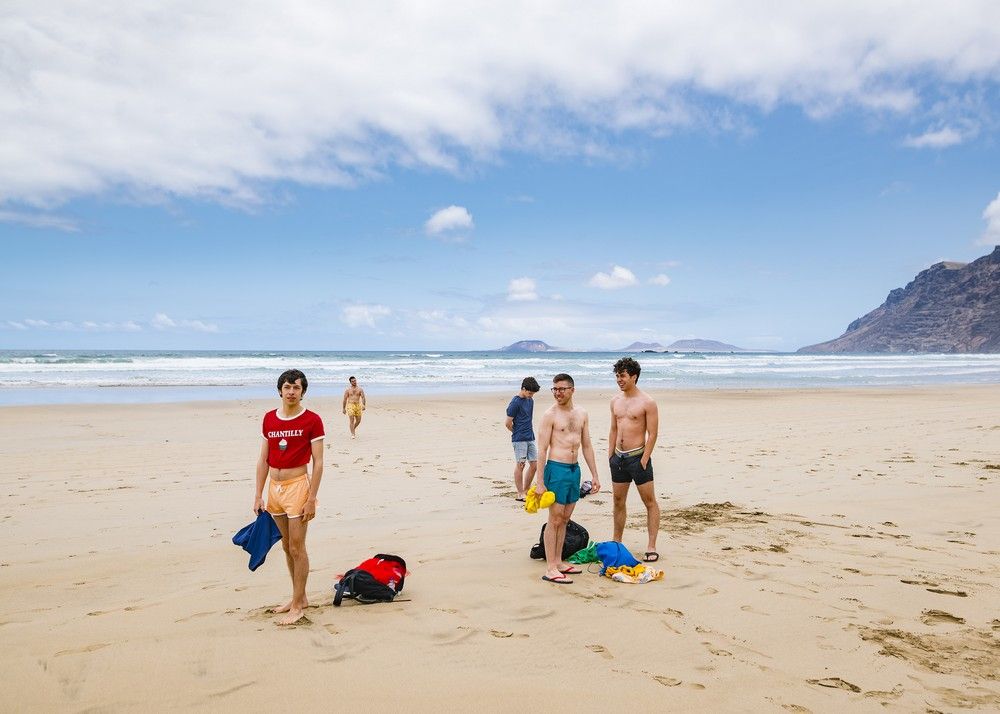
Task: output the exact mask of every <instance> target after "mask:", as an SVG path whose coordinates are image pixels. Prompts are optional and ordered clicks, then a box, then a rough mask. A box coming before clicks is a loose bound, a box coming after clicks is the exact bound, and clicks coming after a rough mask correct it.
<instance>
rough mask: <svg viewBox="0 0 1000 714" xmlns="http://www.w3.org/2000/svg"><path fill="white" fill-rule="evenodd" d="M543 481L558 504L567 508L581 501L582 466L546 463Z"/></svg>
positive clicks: (558, 462)
mask: <svg viewBox="0 0 1000 714" xmlns="http://www.w3.org/2000/svg"><path fill="white" fill-rule="evenodd" d="M542 479H543V480H544V481H545V488H547V489H548V490H550V491H552V493H554V494H555V495H556V503H561V504H563V505H564V506H567V505H569V504H571V503H576V502H577V501H579V500H580V464H564V463H562V462H561V461H546V462H545V473H544V474H543V476H542Z"/></svg>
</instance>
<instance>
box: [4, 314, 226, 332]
mask: <svg viewBox="0 0 1000 714" xmlns="http://www.w3.org/2000/svg"><path fill="white" fill-rule="evenodd" d="M163 317H166V316H165V315H164V316H163ZM167 319H168V320H169V318H167ZM6 324H7V326H8V327H11V328H13V329H15V330H55V331H57V332H140V331H141V330H142V326H141V325H139V324H137V323H135V322H133V321H132V320H127V321H125V322H107V321H105V322H99V321H97V320H83V321H81V322H72V321H71V320H58V321H56V322H49V321H48V320H36V319H34V318H27V319H25V320H7V323H6ZM212 331H214V330H212Z"/></svg>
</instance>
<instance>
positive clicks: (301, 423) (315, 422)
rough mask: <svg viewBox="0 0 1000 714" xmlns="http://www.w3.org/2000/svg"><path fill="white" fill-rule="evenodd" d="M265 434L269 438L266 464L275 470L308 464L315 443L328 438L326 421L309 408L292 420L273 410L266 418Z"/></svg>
mask: <svg viewBox="0 0 1000 714" xmlns="http://www.w3.org/2000/svg"><path fill="white" fill-rule="evenodd" d="M262 431H263V435H264V438H265V439H267V465H268V466H271V467H273V468H276V469H293V468H295V467H296V466H305V465H306V464H308V463H309V459H311V458H312V443H313V442H314V441H316V440H317V439H322V438H323V437H324V436H325V433H324V432H323V420H322V419H320V418H319V414H317V413H316V412H311V411H309V410H308V409H305V410H303V411H302V412H301V413H300V414H298V415H297V416H294V417H292V418H291V419H288V418H285V417H282V416H281V415H279V414H278V410H277V409H275V410H274V411H270V412H268V413H267V414H265V415H264V423H263V426H262Z"/></svg>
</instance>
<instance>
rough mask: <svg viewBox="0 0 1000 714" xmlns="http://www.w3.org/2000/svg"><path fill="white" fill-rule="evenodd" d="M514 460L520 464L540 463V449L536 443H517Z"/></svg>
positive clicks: (515, 443)
mask: <svg viewBox="0 0 1000 714" xmlns="http://www.w3.org/2000/svg"><path fill="white" fill-rule="evenodd" d="M512 443H513V444H514V460H515V461H517V463H519V464H523V463H524V462H525V461H538V447H537V446H536V445H535V442H534V441H515V442H512Z"/></svg>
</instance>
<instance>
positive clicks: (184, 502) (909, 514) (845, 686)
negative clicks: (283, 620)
mask: <svg viewBox="0 0 1000 714" xmlns="http://www.w3.org/2000/svg"><path fill="white" fill-rule="evenodd" d="M641 386H642V385H641V384H640V387H641ZM612 395H613V391H611V390H606V391H591V392H581V393H579V394H578V395H577V402H578V403H579V404H582V405H583V406H584V407H586V408H587V409H588V411H589V412H590V415H591V425H592V435H593V438H594V444H595V449H596V451H597V455H598V466H599V468H600V476H601V479H602V481H604V482H605V483H606V484H608V485H610V477H609V475H608V470H607V460H606V456H605V455H606V450H607V433H608V425H609V413H608V400H609V399H610V397H611V396H612ZM654 396H655V397H656V399H657V401H658V403H659V405H660V414H661V430H660V439H659V443H658V445H657V448H656V451H655V454H654V457H653V461H654V464H655V470H656V486H657V493H658V495H659V497H660V503H661V507H662V508H663V516H662V533H661V536H660V543H659V551H660V553H661V554H662V560H661V562H660V565H661V566H662V567H663V569H664V570H665V573H666V577H665V579H664V580H663V581H661V582H656V583H650V584H646V585H626V584H621V583H615V582H612V581H610V580H608V579H606V578H602V577H599V576H598V575H597V573H596V571H597V567H596V566H591V568H590V570H591V572H588V573H585V574H583V575H580V576H576V579H575V582H574V583H573V584H572V585H563V586H554V585H551V584H548V583H545V582H542V581H541V580H540V576H541V574H542V572H543V567H542V565H541V564H540V563H538V562H536V561H532V560H530V559H529V558H528V550H529V549H530V546H531V545H532V544H533V543H534V542H535V540H536V539H537V536H538V531H539V529H540V527H541V525H542V523H543V522H544V514H542V513H540V514H535V515H529V514H527V513H525V512H524V511H523V510H522V508H521V506H520V504H518V503H515V501H514V499H513V487H512V481H511V469H512V458H511V450H510V443H509V435H508V434H507V432H506V430H505V429H504V427H503V416H504V407H505V406H506V402H507V400H508V399H509V397H510V395H509V394H492V395H485V394H477V395H470V396H435V397H430V398H428V397H392V398H386V397H382V396H380V395H378V394H370V395H369V397H370V406H371V408H370V410H369V411H368V412H367V413H366V416H365V419H364V422H363V424H362V426H361V428H360V432H359V437H358V439H357V440H355V441H351V440H349V439H348V438H347V424H346V419H345V418H344V417H343V416H342V415H341V411H340V398H339V394H338V395H332V396H331V395H329V394H326V395H324V394H322V393H316V394H313V393H310V394H309V395H308V396H307V400H306V404H307V406H309V408H311V409H313V410H315V411H317V412H319V413H320V414H321V415H322V416H323V417H324V420H325V422H326V429H327V434H328V437H327V439H326V451H325V455H326V456H325V461H326V476H325V478H324V480H323V484H322V488H321V490H320V494H319V510H318V515H317V518H316V520H315V521H314V522H313V523H312V524H311V525H310V531H309V539H308V546H309V553H310V557H311V566H312V571H311V576H310V580H309V588H308V592H309V597H310V600H311V603H312V605H313V606H312V607H310V608H309V610H308V611H307V619H308V622H305V623H303V624H300V625H297V626H294V627H291V628H278V627H276V626H274V625H273V624H272V620H273V615H270V614H268V613H267V612H266V611H265V610H266V609H267V608H268V607H270V606H273V605H275V604H277V603H279V602H281V601H283V599H286V598H287V595H288V591H289V583H288V575H287V572H286V570H285V564H284V559H283V556H282V553H281V550H280V546H276V547H275V548H274V549H273V550H272V551H271V553H270V555H269V557H268V560H267V562H266V563H265V564H264V565H263V566H262V567H261V568H260V569H259V570H257V571H256V572H253V573H251V572H250V571H249V570H248V569H247V557H246V555H245V554H244V553H243V552H242V551H241V550H239V549H238V548H236V547H235V546H233V544H232V543H231V542H230V539H231V537H232V535H233V533H234V532H235V531H236V530H238V529H239V528H240V527H242V526H243V525H245V524H246V523H248V522H249V521H250V520H251V513H250V508H251V504H252V496H253V493H252V488H253V467H254V461H255V458H256V455H257V450H258V447H259V439H260V437H259V424H260V418H261V415H262V414H263V412H264V411H265V410H267V409H270V408H274V407H275V406H277V398H275V399H274V400H265V401H241V402H201V403H189V404H156V405H138V406H136V405H123V406H115V405H112V406H107V405H102V406H44V407H7V408H3V409H0V422H2V425H3V428H2V429H0V450H2V453H3V454H4V459H5V461H6V463H7V468H6V469H5V471H4V473H3V475H2V476H0V479H2V489H0V494H2V496H0V498H2V503H3V509H2V516H0V517H2V522H3V524H4V529H3V530H4V546H3V553H2V556H0V593H2V594H0V598H2V600H0V636H2V639H3V642H4V647H3V650H2V654H0V666H2V669H3V671H4V676H3V677H2V678H0V701H2V702H3V704H2V706H0V708H2V709H3V710H4V711H74V712H75V711H165V710H180V709H184V710H213V711H237V710H241V711H247V710H257V711H260V710H263V711H273V710H276V709H278V708H294V707H307V708H318V707H320V706H323V707H325V708H330V706H331V705H335V706H336V707H337V708H338V709H339V708H342V707H358V708H359V709H357V710H358V711H368V710H374V709H379V710H383V711H404V710H405V711H432V710H433V711H467V710H470V709H473V708H474V709H476V710H478V711H529V710H530V711H555V712H564V711H567V712H568V711H577V712H578V711H595V712H596V711H607V710H608V709H609V708H611V707H627V708H629V709H635V708H639V707H641V708H644V709H647V710H650V709H651V710H653V711H737V712H740V711H793V712H807V711H811V712H839V711H848V710H849V711H862V712H863V711H873V712H874V711H886V710H889V711H900V712H913V711H921V712H922V711H942V712H946V711H957V710H959V709H982V710H996V709H998V708H1000V619H997V618H1000V518H998V516H997V504H998V503H1000V487H998V486H1000V386H995V385H994V386H980V387H939V388H918V387H914V388H906V389H898V390H884V389H858V390H810V391H802V390H783V391H763V390H760V391H690V392H676V391H671V392H658V393H655V394H654ZM550 402H551V398H550V397H549V396H548V394H546V393H544V392H543V393H541V394H540V395H539V397H538V403H537V406H536V411H535V422H536V425H537V422H538V418H539V415H540V413H541V410H542V409H544V408H545V407H547V406H548V405H549V403H550ZM584 473H585V474H586V469H584ZM629 513H630V518H629V526H628V528H627V529H626V534H625V542H626V543H625V544H626V545H627V546H628V547H629V548H630V549H631V550H632V551H633V552H636V553H640V552H641V551H642V550H643V547H644V546H645V529H644V518H645V511H644V509H643V508H642V505H641V502H640V501H639V499H638V496H637V495H636V494H635V492H634V490H633V492H632V495H631V498H630V502H629ZM574 520H575V521H577V522H579V523H581V524H582V525H583V526H585V527H586V528H587V529H588V530H589V531H590V534H591V537H592V538H593V539H595V540H607V539H609V538H610V536H611V498H610V494H607V493H602V494H599V495H597V496H594V497H591V498H587V499H585V500H583V501H582V502H581V503H580V505H579V506H578V508H577V511H576V514H575V516H574ZM376 552H389V553H398V554H400V555H402V556H403V557H404V558H406V560H407V562H408V564H409V568H410V575H409V577H408V579H407V581H406V588H405V590H404V592H403V593H402V594H401V595H400V597H399V598H397V600H396V601H395V602H393V603H391V604H383V605H370V606H363V605H359V604H357V603H354V602H348V603H345V605H344V606H343V607H341V608H334V607H332V605H331V601H332V594H331V587H332V584H333V582H334V579H335V576H336V574H338V573H341V572H343V571H344V570H346V569H348V568H350V567H352V566H354V565H356V564H357V563H358V562H359V561H361V560H363V559H364V558H366V557H368V556H370V555H372V554H374V553H376Z"/></svg>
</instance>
